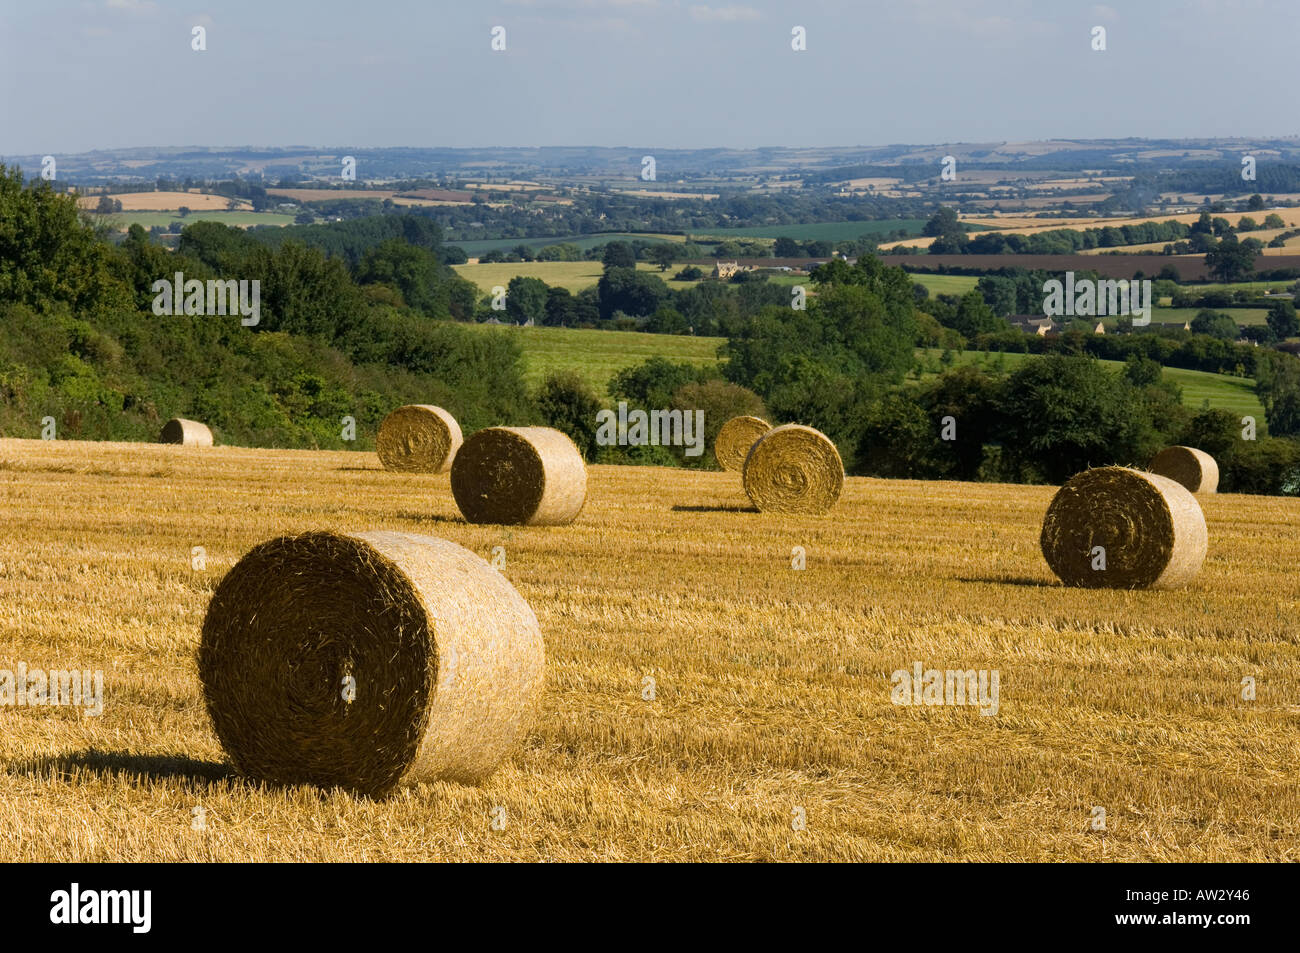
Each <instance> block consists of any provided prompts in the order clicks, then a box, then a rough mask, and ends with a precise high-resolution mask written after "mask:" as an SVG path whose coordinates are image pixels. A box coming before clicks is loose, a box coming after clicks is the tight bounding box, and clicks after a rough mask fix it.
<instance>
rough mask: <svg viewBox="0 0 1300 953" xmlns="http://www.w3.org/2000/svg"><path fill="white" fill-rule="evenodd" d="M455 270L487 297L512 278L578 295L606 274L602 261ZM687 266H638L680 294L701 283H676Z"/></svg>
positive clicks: (459, 267)
mask: <svg viewBox="0 0 1300 953" xmlns="http://www.w3.org/2000/svg"><path fill="white" fill-rule="evenodd" d="M451 267H452V270H454V271H455V272H456V274H458V275H460V276H461V277H462V278H464V279H466V280H467V281H472V282H474V284H476V285H478V287H479V290H480V291H482V292H483V293H484V294H491V293H492V288H493V287H495V286H500V287H502V288H504V287H506V286H508V285H509V284H510V279H511V278H514V277H516V276H523V277H525V278H540V279H542V281H544V282H546V283H547V284H548V285H551V286H552V287H556V288H567V289H568V290H569V291H570V292H572V293H574V294H577V293H578V292H579V291H581V290H582V289H584V288H594V287H595V286H596V282H598V281H600V276H601V271H602V268H601V264H600V262H598V261H521V262H515V263H513V264H511V263H509V262H489V263H487V264H482V265H478V264H475V265H452V266H451ZM684 267H685V266H684V265H680V264H678V265H673V266H672V267H671V268H669V269H668V270H667V271H660V270H659V266H658V265H655V264H651V263H650V262H648V261H639V262H637V263H636V269H637V271H644V272H646V273H647V274H651V275H657V276H658V277H660V278H662V279H663V280H664V282H665V283H667V285H668V287H669V288H673V289H675V290H677V291H680V290H682V289H683V288H693V287H695V286H696V285H698V284H699V283H700V282H699V281H698V280H697V281H673V280H672V276H673V275H675V274H677V272H679V271H681V270H682V268H684Z"/></svg>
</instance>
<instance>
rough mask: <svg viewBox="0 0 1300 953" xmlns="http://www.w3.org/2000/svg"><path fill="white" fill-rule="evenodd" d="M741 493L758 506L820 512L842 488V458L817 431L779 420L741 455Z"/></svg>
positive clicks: (832, 504) (792, 511)
mask: <svg viewBox="0 0 1300 953" xmlns="http://www.w3.org/2000/svg"><path fill="white" fill-rule="evenodd" d="M744 480H745V493H746V495H748V496H749V499H750V501H751V502H752V503H753V504H754V505H755V506H757V507H758V508H759V509H760V510H763V511H765V512H773V513H803V514H809V515H813V516H820V515H822V514H823V513H826V512H828V511H829V510H830V508H831V507H832V506H834V505H835V503H836V501H837V500H839V498H840V491H841V490H843V489H844V463H843V462H842V461H841V460H840V452H839V451H838V450H837V449H835V443H834V441H832V440H831V439H830V438H829V437H827V436H826V435H825V434H824V433H822V432H821V431H820V430H814V429H813V428H812V427H804V426H801V425H799V424H784V425H783V426H780V427H775V428H773V429H772V430H769V431H768V432H767V433H766V434H764V435H763V437H761V438H760V439H759V440H758V441H757V442H756V443H755V444H754V446H753V447H751V448H750V451H749V455H748V456H747V457H746V458H745V468H744Z"/></svg>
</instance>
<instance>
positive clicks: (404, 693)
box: [199, 532, 544, 796]
mask: <svg viewBox="0 0 1300 953" xmlns="http://www.w3.org/2000/svg"><path fill="white" fill-rule="evenodd" d="M543 665H544V651H543V647H542V635H541V631H540V629H539V628H538V625H537V618H536V617H535V616H534V615H533V611H532V609H530V608H529V606H528V604H527V603H526V602H525V601H524V600H523V598H522V597H521V596H520V595H519V593H517V592H516V591H515V589H514V587H513V586H511V585H510V583H509V582H508V581H507V580H506V579H505V577H504V576H502V575H501V573H499V572H497V571H496V570H495V569H493V568H492V567H491V566H489V565H488V564H487V563H486V562H484V561H483V560H482V559H481V558H480V557H478V556H476V555H475V554H474V553H471V552H470V551H469V550H467V549H463V548H461V547H460V546H457V545H456V544H455V543H450V542H447V541H446V540H442V539H436V538H434V537H431V536H416V535H413V534H409V533H390V532H370V533H360V534H357V535H355V536H343V535H338V534H335V533H307V534H305V535H302V536H284V537H281V538H279V539H273V540H271V541H269V542H266V543H262V544H261V545H259V546H257V547H256V548H254V549H253V550H252V551H251V552H249V553H248V555H246V556H245V557H244V558H243V559H241V560H240V561H239V562H238V563H237V564H236V565H235V567H234V568H233V569H232V570H231V571H230V573H229V574H228V575H227V576H226V577H225V579H223V580H222V582H221V584H220V585H219V586H218V587H217V590H216V592H215V593H214V594H213V596H212V601H211V604H210V605H209V606H208V614H207V618H206V619H205V620H204V623H203V635H202V639H201V641H200V645H199V678H200V680H201V681H202V684H203V697H204V700H205V702H206V703H207V709H208V713H209V714H210V715H211V717H212V723H213V726H214V727H215V729H216V733H217V737H218V738H219V739H220V740H221V744H222V747H223V748H224V749H225V751H226V753H227V754H228V755H229V757H230V760H231V761H232V762H233V763H234V765H235V767H236V769H238V770H239V772H240V773H242V774H244V775H246V776H248V777H250V778H256V779H262V780H266V781H271V782H275V783H284V784H298V783H305V784H316V785H320V786H322V787H334V786H339V787H345V788H348V789H350V790H354V791H357V792H359V793H363V794H369V795H375V796H378V795H382V794H384V793H386V792H388V791H390V790H392V789H393V788H394V787H396V786H398V785H400V784H408V783H415V782H417V781H425V780H433V779H436V778H447V779H455V780H461V781H470V782H473V781H478V780H481V779H483V778H485V777H486V776H487V775H489V774H491V773H492V771H493V770H494V769H495V768H496V767H497V765H498V764H499V763H500V762H501V761H502V760H503V759H504V758H505V757H506V756H507V755H508V754H509V753H510V751H511V750H512V749H513V748H514V747H515V746H516V745H517V744H518V743H519V741H520V739H521V738H522V737H523V736H524V733H525V732H526V731H527V729H528V726H529V724H530V722H531V719H532V717H533V715H534V711H535V708H536V705H537V703H538V701H539V699H540V697H541V693H542V686H543ZM349 697H350V698H351V700H349Z"/></svg>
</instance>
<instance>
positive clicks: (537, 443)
mask: <svg viewBox="0 0 1300 953" xmlns="http://www.w3.org/2000/svg"><path fill="white" fill-rule="evenodd" d="M451 492H452V495H453V496H454V497H455V498H456V505H457V506H458V507H460V511H461V513H462V514H463V515H464V517H465V519H467V520H469V522H471V523H515V524H518V523H522V524H526V525H529V526H558V525H562V524H564V523H571V522H573V520H574V518H575V517H576V516H577V515H578V513H579V512H581V510H582V506H583V504H584V503H585V502H586V500H587V464H586V463H585V462H583V459H582V454H581V453H579V452H578V448H577V447H576V446H574V444H573V441H572V440H570V439H569V438H568V436H566V435H565V434H563V433H561V432H560V431H558V430H552V429H551V428H549V427H488V428H487V429H485V430H480V431H479V432H478V433H476V434H474V436H472V437H470V438H469V439H468V440H466V441H465V445H464V446H463V447H461V448H460V451H459V452H458V453H457V454H456V460H455V462H454V463H453V464H452V467H451Z"/></svg>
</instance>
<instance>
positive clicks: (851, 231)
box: [691, 218, 925, 242]
mask: <svg viewBox="0 0 1300 953" xmlns="http://www.w3.org/2000/svg"><path fill="white" fill-rule="evenodd" d="M924 225H925V219H923V218H887V219H881V220H879V221H873V222H814V223H812V224H808V225H750V226H745V227H742V228H710V229H705V230H701V231H698V232H692V233H691V237H692V238H693V239H696V240H700V239H709V238H718V239H726V238H793V239H795V240H796V241H802V242H811V241H827V242H843V241H852V240H853V239H855V238H860V237H862V236H863V235H887V234H888V233H889V232H892V231H894V230H895V229H899V228H903V229H906V230H907V233H908V234H909V235H919V234H920V233H921V229H922V227H924Z"/></svg>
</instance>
